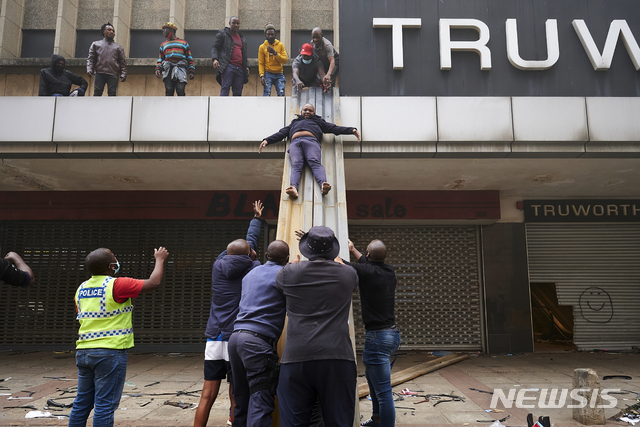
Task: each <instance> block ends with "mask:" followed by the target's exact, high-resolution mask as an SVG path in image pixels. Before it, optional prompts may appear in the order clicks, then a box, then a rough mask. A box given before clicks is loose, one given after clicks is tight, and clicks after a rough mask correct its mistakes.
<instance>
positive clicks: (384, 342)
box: [362, 329, 400, 427]
mask: <svg viewBox="0 0 640 427" xmlns="http://www.w3.org/2000/svg"><path fill="white" fill-rule="evenodd" d="M399 346H400V331H399V330H397V329H396V330H394V329H382V330H379V331H367V333H366V335H365V339H364V350H363V352H362V363H363V364H364V367H365V376H366V377H367V383H368V384H369V392H370V393H371V402H372V403H373V415H379V416H380V427H393V425H394V424H395V422H396V408H395V406H394V404H393V394H392V393H391V365H390V363H389V358H390V357H391V355H392V354H393V353H394V352H395V351H396V350H397V349H398V347H399Z"/></svg>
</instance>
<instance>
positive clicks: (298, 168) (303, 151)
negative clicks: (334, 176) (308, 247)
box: [258, 104, 360, 199]
mask: <svg viewBox="0 0 640 427" xmlns="http://www.w3.org/2000/svg"><path fill="white" fill-rule="evenodd" d="M301 113H302V114H298V117H297V118H295V119H293V120H292V121H291V124H290V125H289V126H287V127H284V128H282V129H280V130H279V131H278V132H276V133H274V134H273V135H271V136H269V137H267V138H265V139H264V140H262V143H261V144H260V149H259V150H258V151H259V152H260V153H262V149H263V148H264V147H266V146H267V145H269V144H275V143H276V142H279V141H282V140H283V139H284V138H286V137H289V139H290V141H291V145H290V146H289V156H290V157H291V177H290V178H291V185H290V186H289V187H287V188H286V189H285V192H286V193H287V194H288V195H289V197H290V198H292V199H296V198H297V197H298V187H299V186H300V177H301V176H302V168H303V167H304V163H305V159H306V162H307V164H308V165H309V167H310V168H311V171H312V172H313V176H314V178H315V179H316V181H317V182H318V184H319V185H320V188H321V189H322V195H323V196H324V195H325V194H327V193H328V192H329V191H330V190H331V184H329V183H328V182H327V174H326V172H325V170H324V166H322V163H321V157H322V149H321V148H320V142H321V141H322V134H323V132H326V133H332V134H334V135H348V134H354V135H355V136H356V138H358V141H360V133H359V132H358V129H356V128H353V127H346V126H337V125H334V124H333V123H327V122H326V121H325V120H324V119H322V118H321V117H320V116H316V109H315V108H314V106H313V105H311V104H304V106H303V107H302V111H301Z"/></svg>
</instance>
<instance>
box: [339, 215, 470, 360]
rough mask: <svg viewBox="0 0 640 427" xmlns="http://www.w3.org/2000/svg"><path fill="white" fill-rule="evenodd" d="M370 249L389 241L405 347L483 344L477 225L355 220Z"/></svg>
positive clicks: (357, 238)
mask: <svg viewBox="0 0 640 427" xmlns="http://www.w3.org/2000/svg"><path fill="white" fill-rule="evenodd" d="M349 236H350V239H351V240H352V241H353V242H354V244H355V245H356V247H357V248H358V249H360V250H361V251H364V250H365V249H366V247H367V245H368V244H369V242H370V241H371V240H373V239H380V240H382V241H384V243H385V244H386V245H387V248H388V250H389V255H388V257H387V262H388V263H389V264H392V265H393V266H394V268H395V271H396V276H397V279H398V285H397V288H396V305H395V314H396V324H397V325H398V327H399V328H400V329H401V330H402V348H406V349H425V350H453V349H464V350H480V349H481V347H482V336H481V324H480V319H481V309H480V286H479V274H478V240H477V227H454V226H449V227H432V226H350V227H349ZM353 311H354V313H353V316H354V322H355V327H356V346H357V347H358V348H362V347H363V346H364V333H365V331H364V325H363V324H362V315H361V305H360V295H359V293H358V292H357V291H356V292H355V293H354V297H353Z"/></svg>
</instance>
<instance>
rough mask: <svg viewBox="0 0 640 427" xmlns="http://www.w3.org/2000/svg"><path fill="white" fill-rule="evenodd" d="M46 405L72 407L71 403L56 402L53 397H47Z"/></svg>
mask: <svg viewBox="0 0 640 427" xmlns="http://www.w3.org/2000/svg"><path fill="white" fill-rule="evenodd" d="M47 406H53V407H55V408H73V403H58V402H56V401H54V400H53V399H47Z"/></svg>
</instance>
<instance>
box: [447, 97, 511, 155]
mask: <svg viewBox="0 0 640 427" xmlns="http://www.w3.org/2000/svg"><path fill="white" fill-rule="evenodd" d="M437 108H438V141H441V142H442V141H449V142H495V141H505V142H506V141H508V142H511V141H513V120H512V117H511V99H510V98H505V97H493V98H488V97H438V98H437ZM438 151H440V145H438Z"/></svg>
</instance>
